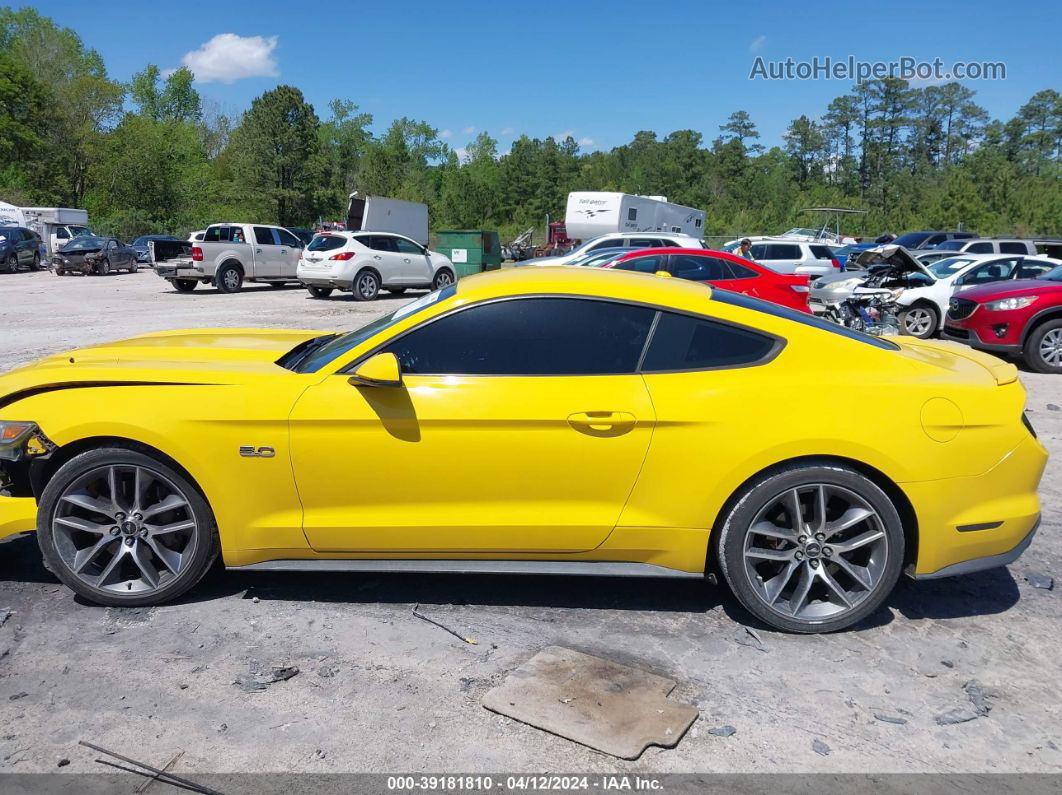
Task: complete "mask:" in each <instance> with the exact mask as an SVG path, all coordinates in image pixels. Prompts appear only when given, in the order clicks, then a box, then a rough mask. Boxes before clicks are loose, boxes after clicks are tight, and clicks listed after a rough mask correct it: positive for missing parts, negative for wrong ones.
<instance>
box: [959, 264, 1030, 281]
mask: <svg viewBox="0 0 1062 795" xmlns="http://www.w3.org/2000/svg"><path fill="white" fill-rule="evenodd" d="M1017 264H1018V263H1017V260H1012V259H1007V260H996V261H995V262H986V263H985V264H984V265H979V266H978V267H976V268H974V269H973V270H972V271H970V272H969V273H968V274H966V275H965V276H963V277H962V283H963V284H989V283H990V282H998V281H1000V280H1002V279H1009V278H1010V274H1011V272H1012V271H1013V270H1014V267H1015V265H1017Z"/></svg>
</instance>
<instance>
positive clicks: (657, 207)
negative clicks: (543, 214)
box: [564, 191, 704, 240]
mask: <svg viewBox="0 0 1062 795" xmlns="http://www.w3.org/2000/svg"><path fill="white" fill-rule="evenodd" d="M564 227H565V230H566V231H567V234H568V237H569V238H571V239H572V240H590V239H591V238H594V237H597V236H598V235H604V234H608V233H609V232H670V233H671V234H675V235H686V236H688V237H695V238H702V237H704V211H703V210H695V209H693V208H692V207H683V206H682V205H681V204H672V203H671V202H669V201H668V200H667V197H665V196H635V195H632V194H629V193H608V192H604V191H573V192H572V193H569V194H568V209H567V211H566V212H565V214H564Z"/></svg>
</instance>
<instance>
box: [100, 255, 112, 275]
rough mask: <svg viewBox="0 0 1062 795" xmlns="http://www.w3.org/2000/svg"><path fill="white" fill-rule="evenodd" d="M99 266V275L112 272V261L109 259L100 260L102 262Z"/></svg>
mask: <svg viewBox="0 0 1062 795" xmlns="http://www.w3.org/2000/svg"><path fill="white" fill-rule="evenodd" d="M98 268H99V275H100V276H106V275H107V274H109V273H110V272H111V261H110V260H109V259H102V260H100V264H99V266H98Z"/></svg>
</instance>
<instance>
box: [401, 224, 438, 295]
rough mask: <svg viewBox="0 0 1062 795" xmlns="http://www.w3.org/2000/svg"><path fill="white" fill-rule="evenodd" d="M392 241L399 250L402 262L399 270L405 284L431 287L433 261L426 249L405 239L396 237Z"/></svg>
mask: <svg viewBox="0 0 1062 795" xmlns="http://www.w3.org/2000/svg"><path fill="white" fill-rule="evenodd" d="M392 240H393V241H394V243H395V247H396V248H397V249H398V256H399V258H400V260H401V263H400V264H399V268H400V269H401V273H402V279H403V283H405V284H410V285H417V286H424V285H430V284H431V278H432V271H431V259H429V257H428V253H427V251H425V250H424V247H423V246H421V245H419V244H418V243H414V242H413V241H412V240H407V239H406V238H404V237H398V236H395V237H393V238H392Z"/></svg>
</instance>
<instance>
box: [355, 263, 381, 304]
mask: <svg viewBox="0 0 1062 795" xmlns="http://www.w3.org/2000/svg"><path fill="white" fill-rule="evenodd" d="M352 292H353V295H354V300H355V301H372V300H374V299H375V298H376V296H378V295H379V294H380V277H379V276H377V275H376V274H375V273H373V272H372V271H370V270H364V271H361V272H360V273H358V275H357V276H355V277H354V286H353V290H352Z"/></svg>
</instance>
